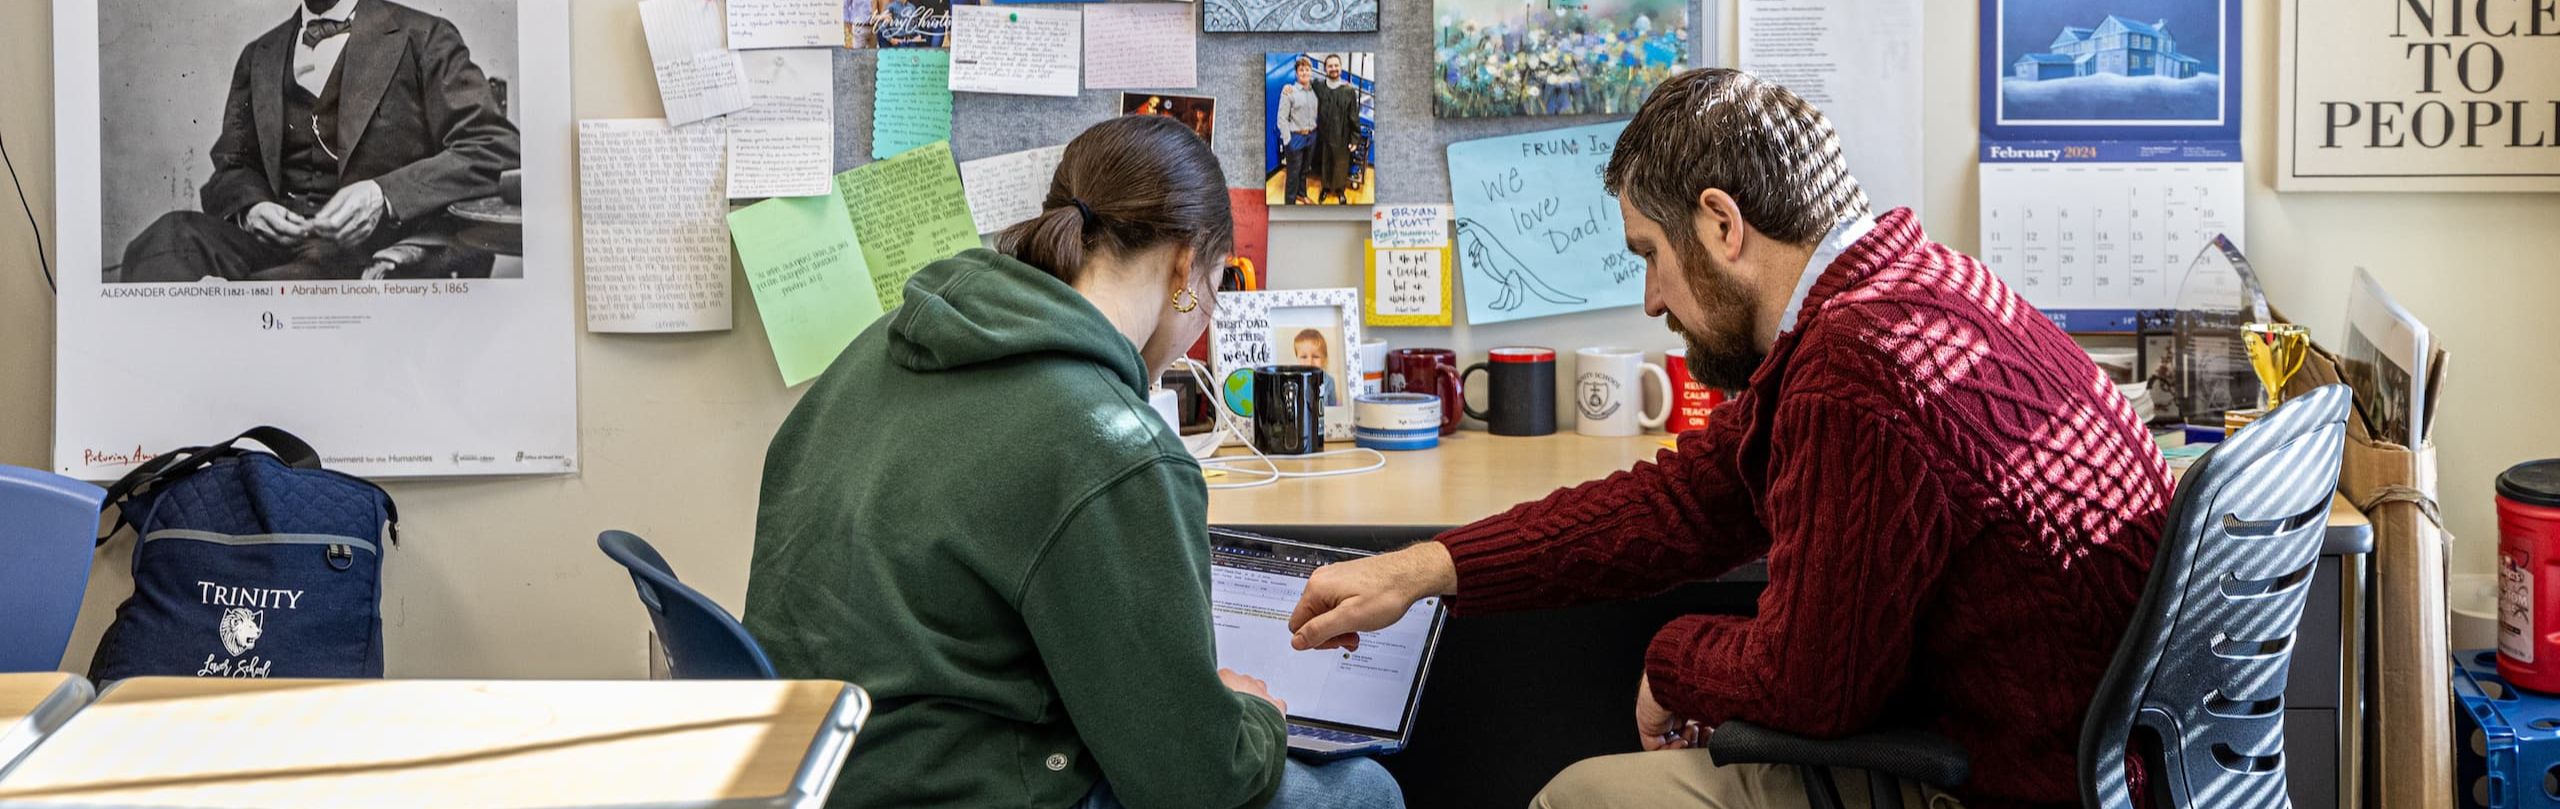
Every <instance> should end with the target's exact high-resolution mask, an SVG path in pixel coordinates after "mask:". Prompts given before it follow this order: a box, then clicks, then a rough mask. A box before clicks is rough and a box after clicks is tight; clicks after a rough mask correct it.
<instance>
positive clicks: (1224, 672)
mask: <svg viewBox="0 0 2560 809" xmlns="http://www.w3.org/2000/svg"><path fill="white" fill-rule="evenodd" d="M1218 682H1222V683H1226V684H1227V690H1229V691H1234V692H1236V693H1238V694H1251V695H1253V696H1257V697H1261V698H1262V701H1264V702H1268V703H1271V707H1274V708H1278V709H1280V715H1281V716H1288V715H1289V703H1286V702H1282V701H1281V700H1280V698H1279V697H1274V696H1272V695H1271V685H1270V684H1268V683H1265V682H1263V681H1261V680H1256V679H1254V678H1251V677H1247V676H1244V675H1242V674H1237V673H1236V672H1235V670H1234V669H1219V670H1218Z"/></svg>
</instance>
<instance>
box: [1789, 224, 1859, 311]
mask: <svg viewBox="0 0 2560 809" xmlns="http://www.w3.org/2000/svg"><path fill="white" fill-rule="evenodd" d="M1875 229H1876V218H1875V217H1873V216H1869V215H1866V214H1859V215H1858V216H1857V218H1855V219H1844V220H1841V222H1840V224H1839V225H1838V226H1835V227H1833V228H1832V229H1831V233H1830V235H1827V236H1824V237H1822V241H1820V242H1816V243H1815V244H1814V246H1813V258H1811V259H1809V260H1807V261H1805V263H1804V276H1803V277H1801V278H1798V279H1796V293H1795V296H1794V297H1790V298H1788V299H1787V310H1786V311H1785V312H1781V313H1779V315H1778V333H1779V334H1786V333H1787V332H1791V331H1795V330H1796V318H1797V317H1800V316H1802V315H1803V314H1804V311H1803V310H1804V299H1805V296H1807V295H1811V294H1813V282H1815V281H1818V280H1821V278H1822V271H1824V270H1827V269H1830V268H1831V262H1833V261H1837V260H1839V259H1840V254H1842V253H1846V252H1849V246H1850V245H1853V244H1857V243H1858V240H1859V239H1863V238H1866V235H1867V232H1868V231H1871V230H1875Z"/></svg>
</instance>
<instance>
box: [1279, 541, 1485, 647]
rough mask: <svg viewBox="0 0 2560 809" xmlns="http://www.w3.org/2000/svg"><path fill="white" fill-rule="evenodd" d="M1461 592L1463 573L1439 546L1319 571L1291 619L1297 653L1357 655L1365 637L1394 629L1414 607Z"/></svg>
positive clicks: (1428, 545) (1424, 544) (1432, 544)
mask: <svg viewBox="0 0 2560 809" xmlns="http://www.w3.org/2000/svg"><path fill="white" fill-rule="evenodd" d="M1457 589H1458V567H1457V564H1456V563H1454V562H1452V561H1450V559H1449V549H1448V548H1447V547H1446V546H1443V545H1441V544H1440V543H1438V542H1422V543H1417V544H1415V545H1414V546H1413V547H1410V548H1406V549H1404V550H1400V551H1396V552H1394V553H1388V554H1380V555H1377V556H1372V557H1369V558H1366V559H1354V560H1351V561H1348V562H1335V563H1333V564H1330V565H1325V566H1324V567H1320V568H1316V572H1315V575H1313V576H1309V577H1307V589H1306V591H1305V593H1304V594H1302V595H1300V596H1299V597H1298V609H1297V610H1296V611H1295V612H1293V613H1291V614H1290V615H1289V631H1290V632H1293V633H1296V634H1295V635H1294V636H1292V637H1291V638H1289V646H1290V647H1292V648H1296V649H1300V650H1306V649H1358V648H1360V635H1359V633H1362V632H1375V631H1377V630H1381V629H1385V628H1387V627H1388V626H1391V625H1393V624H1395V622H1396V621H1398V620H1400V619H1402V618H1404V613H1405V611H1406V610H1408V609H1412V608H1413V603H1414V602H1416V601H1421V600H1423V599H1425V598H1429V597H1431V596H1435V595H1448V594H1449V593H1451V592H1454V591H1456V590H1457Z"/></svg>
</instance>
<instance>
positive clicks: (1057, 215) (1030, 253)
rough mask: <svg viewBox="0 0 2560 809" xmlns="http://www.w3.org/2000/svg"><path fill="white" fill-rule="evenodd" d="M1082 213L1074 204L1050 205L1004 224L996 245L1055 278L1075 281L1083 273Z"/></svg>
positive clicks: (1070, 281) (1083, 222) (1084, 222)
mask: <svg viewBox="0 0 2560 809" xmlns="http://www.w3.org/2000/svg"><path fill="white" fill-rule="evenodd" d="M1085 229H1086V220H1085V218H1084V213H1083V212H1082V211H1079V210H1077V209H1076V208H1073V207H1065V208H1050V209H1047V210H1044V211H1041V212H1040V215H1039V216H1035V217H1032V218H1030V219H1027V220H1024V221H1023V222H1021V223H1019V224H1016V225H1014V226H1013V227H1009V228H1005V230H1004V233H1003V235H1000V236H997V237H996V249H998V250H1000V251H1003V252H1004V253H1005V254H1006V255H1010V256H1013V257H1014V259H1016V260H1018V261H1021V262H1022V263H1024V264H1029V265H1031V266H1033V267H1038V268H1040V271H1041V272H1045V273H1048V274H1050V275H1052V276H1056V277H1057V279H1058V280H1060V281H1065V282H1067V283H1070V284H1072V283H1075V280H1076V279H1077V278H1080V277H1083V275H1084V232H1085Z"/></svg>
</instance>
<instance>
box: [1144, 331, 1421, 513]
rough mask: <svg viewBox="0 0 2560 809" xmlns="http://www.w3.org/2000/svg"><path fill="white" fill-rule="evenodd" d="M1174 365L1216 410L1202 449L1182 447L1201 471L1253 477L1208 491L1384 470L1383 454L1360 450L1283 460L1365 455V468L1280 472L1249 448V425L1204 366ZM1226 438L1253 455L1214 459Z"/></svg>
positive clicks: (1189, 445)
mask: <svg viewBox="0 0 2560 809" xmlns="http://www.w3.org/2000/svg"><path fill="white" fill-rule="evenodd" d="M1175 362H1176V363H1179V364H1181V365H1182V366H1183V367H1185V368H1187V369H1189V370H1190V371H1191V383H1192V384H1194V385H1197V386H1199V387H1200V393H1201V395H1203V396H1207V397H1209V401H1210V403H1211V405H1210V406H1211V407H1214V408H1216V409H1217V416H1216V419H1215V426H1212V427H1211V428H1210V429H1209V432H1206V433H1202V434H1201V435H1203V436H1207V437H1208V439H1209V440H1207V441H1206V442H1204V444H1205V446H1204V445H1200V444H1193V443H1192V442H1193V441H1194V440H1195V439H1196V438H1197V437H1186V438H1184V439H1183V445H1184V447H1185V448H1187V449H1189V450H1191V457H1193V458H1195V459H1198V460H1199V461H1200V468H1201V469H1202V470H1205V471H1213V472H1224V473H1226V474H1229V475H1239V476H1241V475H1251V476H1253V477H1252V478H1251V479H1249V480H1242V481H1236V482H1232V483H1211V484H1209V488H1211V489H1250V488H1254V487H1257V486H1269V485H1271V484H1274V483H1278V482H1280V481H1282V480H1284V479H1289V478H1331V477H1341V476H1344V475H1357V474H1362V473H1365V472H1375V471H1378V470H1380V469H1385V468H1386V467H1387V456H1386V453H1383V452H1379V451H1377V450H1374V449H1370V448H1368V447H1360V448H1357V449H1336V450H1327V451H1324V452H1317V453H1311V454H1307V455H1291V456H1287V457H1288V458H1289V459H1290V460H1293V461H1312V460H1318V459H1322V458H1337V457H1349V456H1355V455H1362V454H1366V455H1368V456H1370V457H1371V458H1373V459H1374V460H1373V461H1372V462H1371V463H1369V464H1368V465H1366V466H1359V467H1354V468H1350V469H1326V470H1322V471H1316V472H1293V471H1290V470H1286V469H1282V468H1280V463H1279V462H1278V461H1277V460H1274V459H1273V458H1272V457H1271V456H1269V455H1265V454H1263V452H1262V448H1261V447H1257V446H1254V445H1253V433H1252V427H1251V424H1252V422H1251V421H1249V420H1247V419H1246V418H1245V417H1244V415H1243V414H1241V413H1237V412H1235V411H1234V410H1233V409H1230V408H1228V407H1227V397H1225V396H1221V395H1219V393H1218V390H1217V389H1216V388H1214V387H1211V386H1210V384H1209V368H1208V366H1205V365H1202V364H1201V363H1200V361H1199V360H1195V359H1192V358H1190V357H1182V358H1179V359H1176V360H1175ZM1228 437H1233V438H1235V440H1236V442H1237V443H1240V444H1243V445H1244V448H1245V450H1246V451H1248V452H1251V453H1253V455H1252V456H1250V457H1247V456H1243V455H1232V456H1228V457H1224V458H1221V457H1217V453H1218V447H1220V446H1221V445H1224V444H1225V443H1226V439H1227V438H1228ZM1253 462H1259V463H1260V465H1261V468H1259V469H1256V468H1253V467H1251V466H1243V467H1239V466H1236V464H1245V463H1253Z"/></svg>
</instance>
